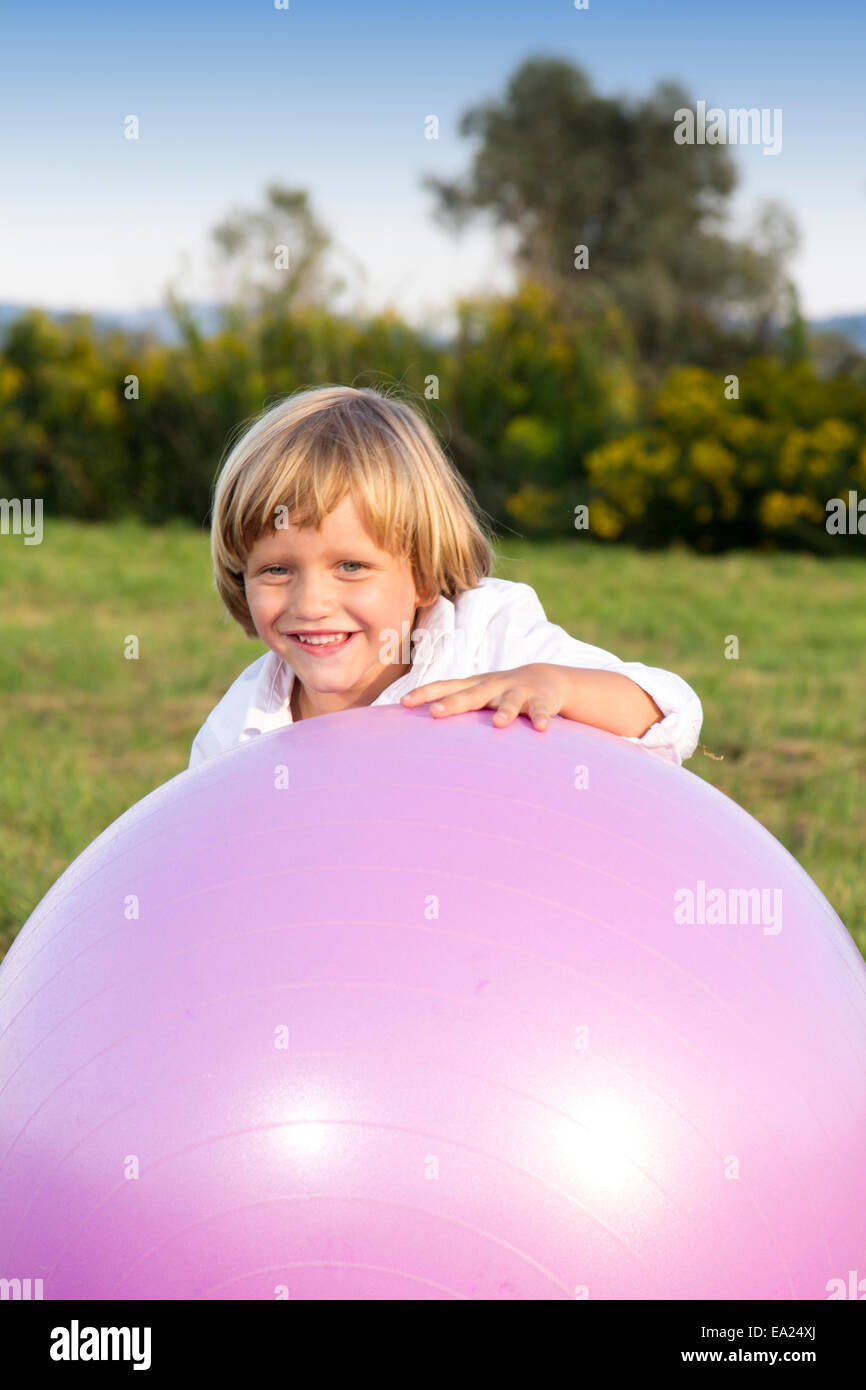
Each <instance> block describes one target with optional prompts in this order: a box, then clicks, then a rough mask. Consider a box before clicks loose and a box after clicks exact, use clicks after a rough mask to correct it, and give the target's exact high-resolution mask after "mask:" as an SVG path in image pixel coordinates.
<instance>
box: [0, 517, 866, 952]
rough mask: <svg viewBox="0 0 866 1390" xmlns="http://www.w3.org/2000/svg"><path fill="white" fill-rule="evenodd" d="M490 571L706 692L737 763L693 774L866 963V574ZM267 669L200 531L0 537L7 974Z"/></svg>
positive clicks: (639, 560) (578, 556)
mask: <svg viewBox="0 0 866 1390" xmlns="http://www.w3.org/2000/svg"><path fill="white" fill-rule="evenodd" d="M496 572H497V574H499V575H500V576H501V577H503V578H505V579H520V580H524V581H526V582H527V583H529V584H531V585H532V586H533V587H534V588H535V589H536V590H537V592H538V594H539V596H540V597H541V600H542V603H543V604H544V606H545V608H546V611H547V615H548V617H549V618H550V619H551V621H553V622H557V623H560V624H561V625H562V626H563V627H565V628H566V629H567V630H568V631H569V632H571V633H573V634H574V635H575V636H577V637H580V638H582V639H583V640H584V641H587V642H591V643H594V644H596V645H598V646H602V647H606V648H607V649H608V650H610V651H613V652H615V653H616V654H617V655H618V656H620V657H622V658H623V659H624V660H631V661H644V662H646V663H647V664H649V665H655V666H664V667H667V668H669V669H670V670H673V671H677V672H679V674H680V675H682V676H684V677H685V679H686V680H688V681H689V683H690V684H691V685H692V686H694V688H695V689H696V690H697V692H698V694H699V695H700V697H701V700H702V702H703V706H704V728H703V732H702V740H703V742H704V744H705V745H706V746H707V747H708V748H709V749H710V750H711V752H713V753H715V754H717V755H722V761H718V762H717V761H714V760H712V759H711V758H709V757H707V756H705V755H704V754H703V753H702V752H701V751H700V750H699V751H698V752H697V753H696V754H695V755H694V756H693V757H692V758H691V759H690V760H689V762H688V764H687V766H688V767H689V768H690V769H691V770H692V771H693V772H696V773H697V774H698V775H699V776H701V777H705V778H706V779H707V780H708V781H710V782H712V783H714V784H715V785H716V786H718V787H720V788H721V789H722V791H724V792H726V793H727V794H728V795H729V796H731V797H733V798H734V800H736V801H738V802H739V803H740V805H742V806H744V807H745V808H746V810H748V811H750V812H751V814H752V815H754V816H756V817H757V819H758V820H759V821H761V822H762V823H763V824H764V825H766V826H767V828H768V829H769V830H771V831H772V832H773V834H774V835H776V836H777V837H778V838H779V839H780V840H781V841H782V843H783V844H784V845H786V846H787V848H788V849H789V850H790V851H791V853H792V854H794V855H795V857H796V858H797V859H798V860H799V861H800V863H801V864H802V865H803V866H804V868H805V869H806V870H807V871H808V872H809V873H810V874H811V875H812V877H813V878H814V879H815V881H816V882H817V883H818V885H819V887H820V888H821V889H822V891H823V892H824V893H825V894H826V896H827V897H828V898H829V899H830V901H831V903H832V904H833V906H834V907H835V908H836V911H837V912H838V913H839V915H840V916H841V917H842V919H843V921H844V922H845V923H846V925H847V926H848V928H849V930H850V931H851V933H852V935H853V936H854V937H855V939H856V940H857V943H858V945H859V947H860V949H861V951H863V952H864V954H866V882H864V876H863V871H862V867H861V866H862V857H861V856H862V854H863V845H864V843H866V700H864V697H863V683H864V682H863V676H864V666H866V660H864V657H866V603H864V599H863V595H864V584H866V574H864V567H863V565H862V564H858V563H857V562H856V561H853V560H852V561H849V560H837V561H834V562H833V563H828V562H826V561H822V560H818V559H815V558H813V557H810V556H799V555H754V554H746V553H742V554H734V555H730V556H727V557H724V558H721V559H713V558H704V557H699V556H695V555H692V554H690V553H689V552H687V551H684V550H683V551H674V552H670V553H666V554H661V555H645V554H640V553H637V552H635V551H631V550H626V549H624V548H619V547H617V548H615V549H613V548H602V547H597V546H594V545H592V544H591V543H588V542H587V541H586V540H585V539H578V538H577V537H575V539H574V541H563V542H558V543H556V544H553V545H548V546H543V547H542V546H538V545H533V544H530V543H527V542H523V541H515V540H513V539H511V540H508V541H507V542H506V543H504V544H503V545H502V547H501V551H500V558H499V564H498V566H497V571H496ZM730 634H734V635H736V636H737V637H738V639H739V645H740V656H739V659H738V660H726V659H725V655H724V652H725V640H726V638H727V637H728V635H730ZM129 635H135V636H136V637H137V638H138V641H139V646H140V655H139V659H138V660H126V659H125V658H124V646H125V641H126V639H127V637H128V636H129ZM263 651H264V647H263V646H262V645H261V644H260V643H259V642H254V641H251V640H250V639H248V638H246V637H244V635H243V633H242V632H241V631H240V629H239V628H237V627H236V626H235V625H234V624H231V623H230V622H229V620H228V618H227V617H226V616H225V615H224V614H223V611H222V609H221V607H220V605H219V602H218V600H217V597H216V594H215V592H214V590H213V587H212V579H211V573H210V559H209V550H208V538H207V535H206V534H205V533H204V532H201V533H199V532H196V531H194V530H193V529H191V528H189V527H181V526H170V527H165V528H162V529H159V530H151V529H147V528H144V527H141V526H138V525H136V524H133V523H124V524H123V525H117V526H85V525H79V524H75V523H69V522H59V521H53V522H52V521H48V522H47V523H46V526H45V534H44V540H43V543H42V545H39V546H25V545H24V544H23V539H22V538H21V537H17V536H2V537H0V691H2V707H0V731H2V740H3V742H2V747H3V755H2V764H0V824H2V829H3V834H2V840H0V954H2V952H4V951H5V950H6V949H8V947H9V945H10V944H11V942H12V940H13V938H14V936H15V933H16V932H17V931H18V929H19V927H20V926H21V925H22V924H23V922H24V921H25V919H26V918H27V916H28V915H29V913H30V912H31V911H32V910H33V908H34V907H35V906H36V904H37V903H38V902H39V900H40V898H41V897H42V896H43V895H44V893H45V892H46V891H47V889H48V888H49V887H50V886H51V884H52V883H53V882H54V880H55V879H56V878H57V877H58V876H59V874H60V873H61V872H62V871H63V869H65V868H66V866H67V865H68V864H69V863H70V861H71V860H72V859H74V858H75V856H76V855H78V854H79V853H80V852H81V851H82V850H83V849H84V848H85V847H86V846H87V845H88V844H89V843H90V841H91V840H93V839H94V838H95V837H96V835H98V834H99V832H100V831H101V830H103V829H104V828H105V827H106V826H107V825H108V824H110V822H111V821H113V820H114V819H115V818H116V817H117V816H119V815H120V813H121V812H122V811H124V810H125V809H126V808H127V807H128V806H131V805H132V804H133V803H134V802H136V801H138V800H139V799H140V798H141V797H143V796H144V795H145V794H146V793H147V792H149V791H150V790H152V789H153V788H154V787H156V786H158V785H159V784H160V783H162V782H164V781H166V780H167V779H168V778H170V777H172V776H174V775H175V774H176V773H178V772H180V771H181V770H182V769H183V768H185V767H186V765H187V761H188V758H189V747H190V743H191V741H192V739H193V736H194V735H195V733H196V731H197V730H198V728H199V726H200V725H201V724H202V722H203V721H204V719H205V717H206V716H207V714H208V712H209V711H210V709H211V708H212V707H213V705H214V704H215V702H216V701H217V700H218V699H219V697H220V696H221V695H222V694H223V693H224V692H225V690H226V689H227V687H228V686H229V684H230V683H231V681H232V680H233V679H234V677H235V676H236V675H237V674H238V673H239V672H240V670H241V669H242V668H243V667H244V666H245V665H247V664H248V663H249V662H250V661H252V660H254V659H255V657H257V656H259V655H261V653H262V652H263Z"/></svg>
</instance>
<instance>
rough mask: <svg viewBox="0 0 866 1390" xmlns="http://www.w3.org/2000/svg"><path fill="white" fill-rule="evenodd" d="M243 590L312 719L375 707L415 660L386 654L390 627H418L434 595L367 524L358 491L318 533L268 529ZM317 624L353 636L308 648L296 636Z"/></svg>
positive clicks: (251, 559)
mask: <svg viewBox="0 0 866 1390" xmlns="http://www.w3.org/2000/svg"><path fill="white" fill-rule="evenodd" d="M244 587H245V590H246V597H247V603H248V604H249V608H250V613H251V614H252V618H253V622H254V624H255V628H256V632H257V633H258V635H259V637H260V638H261V639H262V641H263V642H264V643H265V644H266V645H267V646H268V647H270V649H271V651H272V652H276V654H277V655H278V656H281V657H283V659H284V660H285V661H286V662H287V663H288V664H289V666H291V668H292V670H293V671H294V672H295V674H296V676H297V677H298V680H297V681H296V683H295V684H296V695H297V696H300V701H299V706H298V709H299V713H300V715H301V717H304V718H307V717H310V716H311V715H316V714H330V713H333V712H335V711H337V710H341V709H348V708H349V707H350V706H353V705H371V704H372V703H373V701H374V700H375V699H376V698H377V696H379V695H381V693H382V691H383V690H385V689H386V688H387V687H388V686H389V685H391V684H392V683H393V682H394V681H395V680H397V679H398V678H399V677H400V676H402V675H404V674H405V673H406V672H407V671H408V670H409V669H410V663H407V664H405V665H397V664H396V663H395V662H393V661H390V660H386V661H385V662H383V661H382V660H381V659H380V657H381V656H382V655H383V652H382V648H383V647H384V646H386V644H387V633H388V631H389V630H391V631H394V632H396V633H397V634H398V637H399V639H400V642H401V643H402V638H403V627H402V624H403V623H404V622H408V623H409V625H410V629H409V630H410V632H411V627H412V625H413V622H414V616H415V610H416V609H417V608H418V607H419V606H422V605H424V603H425V602H427V601H429V600H428V599H427V598H426V596H425V595H423V594H419V593H418V592H417V590H416V588H415V582H414V579H413V576H412V566H411V564H410V563H409V561H408V560H405V559H398V558H396V557H395V556H393V555H389V554H388V552H387V551H384V550H380V549H379V548H378V546H377V545H376V544H375V542H374V541H373V540H372V538H371V537H370V536H369V535H368V533H367V532H366V531H365V530H364V527H363V526H362V524H361V519H360V517H359V515H358V512H357V509H356V507H355V503H354V500H353V499H352V496H351V494H347V495H346V496H345V497H344V498H343V500H342V502H340V503H339V505H338V506H337V507H335V508H334V510H333V511H332V512H331V513H330V514H329V515H328V516H326V517H325V519H324V521H323V523H322V527H321V530H319V531H316V530H315V529H314V527H312V526H309V527H304V528H299V527H296V526H287V527H286V528H285V529H282V528H281V529H279V530H277V529H276V528H275V529H274V530H273V531H269V532H266V533H265V535H263V536H261V537H260V538H259V540H258V541H256V544H255V545H254V547H253V549H252V550H251V552H250V554H249V557H248V559H247V564H246V570H245V572H244ZM318 631H322V632H328V633H343V634H345V633H351V634H352V635H351V636H350V637H349V639H348V641H342V642H339V643H338V644H337V645H336V646H334V647H330V646H326V645H316V646H313V647H311V646H304V645H303V644H302V643H301V642H300V641H299V640H298V639H297V638H296V637H294V636H292V635H291V634H293V633H297V632H303V633H311V634H312V633H316V632H318ZM391 646H392V649H393V646H394V644H393V643H392V644H391ZM391 654H392V653H391V652H385V653H384V655H385V656H386V658H387V657H390V656H391ZM397 655H398V656H402V655H403V653H402V651H401V650H400V651H398V652H397ZM298 687H300V688H298Z"/></svg>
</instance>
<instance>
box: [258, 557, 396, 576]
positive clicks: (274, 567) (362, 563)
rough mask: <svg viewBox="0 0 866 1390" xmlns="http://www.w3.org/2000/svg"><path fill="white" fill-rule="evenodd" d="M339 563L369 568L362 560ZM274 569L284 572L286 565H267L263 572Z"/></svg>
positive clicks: (266, 572)
mask: <svg viewBox="0 0 866 1390" xmlns="http://www.w3.org/2000/svg"><path fill="white" fill-rule="evenodd" d="M340 564H341V565H357V566H358V568H359V569H362V570H366V569H369V568H370V566H369V565H365V564H364V562H363V560H341V561H340ZM274 570H282V571H283V572H284V573H285V570H286V566H285V565H268V567H267V569H265V570H264V573H265V574H273V572H274ZM353 573H357V571H353Z"/></svg>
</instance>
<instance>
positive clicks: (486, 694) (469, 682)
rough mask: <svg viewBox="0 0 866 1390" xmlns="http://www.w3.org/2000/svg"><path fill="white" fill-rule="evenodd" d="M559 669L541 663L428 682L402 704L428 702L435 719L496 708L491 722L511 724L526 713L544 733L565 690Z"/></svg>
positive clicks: (402, 698)
mask: <svg viewBox="0 0 866 1390" xmlns="http://www.w3.org/2000/svg"><path fill="white" fill-rule="evenodd" d="M561 670H562V668H560V667H557V666H553V665H546V664H545V663H543V662H537V663H534V664H533V665H531V666H517V667H515V669H514V670H513V671H489V672H487V673H486V674H485V675H483V676H465V677H461V678H460V679H459V680H450V681H430V682H429V683H428V684H427V685H419V686H416V688H415V689H414V690H410V691H409V693H408V694H407V695H401V696H400V704H401V705H408V706H412V705H421V704H426V703H427V701H428V700H434V701H435V702H436V703H435V704H432V705H431V706H430V713H431V714H432V715H433V717H434V719H440V718H442V717H443V716H444V715H447V714H463V713H464V712H465V711H466V710H470V709H486V708H487V707H488V706H489V705H495V706H496V713H495V714H494V716H493V722H494V724H496V725H497V726H498V727H504V726H505V725H506V724H510V723H511V721H512V719H516V718H517V716H518V714H528V715H529V717H530V719H531V720H532V723H533V725H534V727H535V728H536V729H538V730H539V731H543V730H544V729H546V728H547V725H548V723H549V721H550V719H551V717H552V716H553V715H554V714H558V713H559V711H560V710H561V709H562V706H563V703H564V700H565V690H564V688H563V681H562V677H561V674H560V673H561Z"/></svg>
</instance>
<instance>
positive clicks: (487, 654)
mask: <svg viewBox="0 0 866 1390" xmlns="http://www.w3.org/2000/svg"><path fill="white" fill-rule="evenodd" d="M406 626H407V629H408V624H407V625H406ZM415 631H416V632H419V633H421V634H422V635H421V636H420V639H419V640H416V642H415V643H412V642H411V636H410V634H409V633H408V631H407V632H406V633H405V634H402V635H399V640H402V641H404V642H405V643H406V645H405V647H404V648H403V649H402V650H400V651H399V652H398V654H397V657H396V659H397V660H398V661H399V663H400V664H405V662H406V661H408V660H410V657H411V661H412V666H411V669H410V670H409V671H408V672H406V674H405V675H403V676H400V678H399V679H398V680H395V681H394V682H393V683H392V684H391V685H389V686H388V687H387V689H386V690H383V691H382V693H381V695H379V696H377V698H376V699H375V700H373V702H372V703H373V704H374V705H396V704H399V702H400V697H401V695H405V694H406V692H407V691H409V690H414V689H415V687H416V686H418V685H427V684H428V683H429V682H431V681H440V680H454V679H457V678H460V677H464V676H473V675H487V674H488V673H489V672H491V671H508V670H512V669H513V668H514V667H515V666H526V665H528V664H529V663H530V662H550V663H553V664H554V665H558V666H576V667H591V668H594V669H596V670H604V671H618V672H619V673H620V674H621V675H624V676H628V677H629V678H630V679H631V680H633V681H634V682H635V683H636V684H637V685H639V686H640V687H641V689H643V690H645V691H646V692H647V694H648V695H651V696H652V698H653V699H654V700H655V702H656V704H657V705H658V707H659V709H660V710H661V711H662V715H663V717H662V718H661V719H660V720H659V721H658V722H657V723H656V724H653V725H652V727H651V728H649V729H647V731H646V733H645V734H644V735H643V736H642V737H641V738H634V737H631V736H628V742H630V743H640V744H641V745H642V746H643V747H644V748H647V749H649V750H650V751H651V752H652V753H654V754H656V755H657V756H659V757H660V758H663V759H664V760H665V761H666V762H671V763H676V764H680V763H682V762H683V760H684V759H685V758H688V757H690V756H691V754H692V753H693V752H694V751H695V748H696V747H697V742H698V735H699V733H700V729H701V724H702V722H703V710H702V709H701V702H700V700H699V699H698V697H697V695H696V694H695V692H694V691H693V690H692V688H691V686H689V685H687V684H686V682H685V681H684V680H683V679H682V677H681V676H677V675H674V673H673V672H672V671H663V670H661V669H660V668H659V667H657V666H644V665H643V663H642V662H640V661H620V660H619V659H618V658H617V657H615V656H613V655H612V654H611V653H610V652H606V651H604V650H603V649H602V648H601V647H592V646H589V645H588V644H587V643H586V642H580V641H578V639H577V638H576V637H571V636H569V634H568V633H567V632H566V631H565V629H564V628H561V627H558V626H557V625H556V624H555V623H550V622H548V621H547V618H546V617H545V613H544V609H543V608H542V606H541V602H540V600H539V598H538V595H537V594H536V592H535V590H534V589H533V588H531V587H530V585H529V584H520V583H513V582H512V581H511V580H508V579H493V578H491V577H488V578H485V579H482V580H481V582H480V583H479V584H478V586H477V587H476V588H474V589H466V590H464V592H463V593H461V594H458V596H457V598H456V599H454V600H453V601H452V600H451V599H448V598H446V597H445V596H444V595H440V596H439V598H438V599H437V600H436V602H435V603H433V604H431V605H430V606H429V607H428V608H426V609H422V610H421V612H420V614H419V618H418V623H417V625H416V628H415ZM413 652H414V655H411V654H412V653H413ZM294 680H295V674H294V672H293V670H292V668H291V667H290V666H289V665H288V663H287V662H285V661H284V660H283V658H282V657H280V656H277V655H276V653H275V652H272V651H268V652H266V653H265V655H264V656H260V657H259V658H258V660H257V661H253V662H252V663H251V665H249V666H247V668H246V670H244V671H242V672H241V674H240V675H239V676H238V678H237V680H236V681H235V682H234V684H233V685H231V686H230V687H229V689H228V690H227V691H226V694H225V695H224V696H223V697H222V699H221V700H220V701H219V703H218V704H217V705H215V706H214V708H213V710H212V711H211V713H210V714H209V715H208V717H207V719H206V720H205V722H204V724H203V725H202V727H201V728H200V729H199V731H198V733H197V734H196V736H195V739H194V740H193V744H192V750H191V752H190V759H189V766H190V767H197V766H198V765H199V764H200V763H202V762H204V761H205V760H206V759H208V758H213V757H216V756H217V755H218V754H219V753H223V752H225V751H226V750H227V749H229V748H234V747H235V746H236V745H237V744H239V743H245V742H246V741H247V740H248V739H250V738H255V737H256V736H257V735H258V734H262V733H267V732H269V731H270V730H271V729H279V728H282V727H283V725H285V724H291V723H293V722H294V721H293V720H292V714H291V708H290V702H291V696H292V686H293V684H294ZM422 708H423V706H422ZM623 737H626V736H625V735H623Z"/></svg>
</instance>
